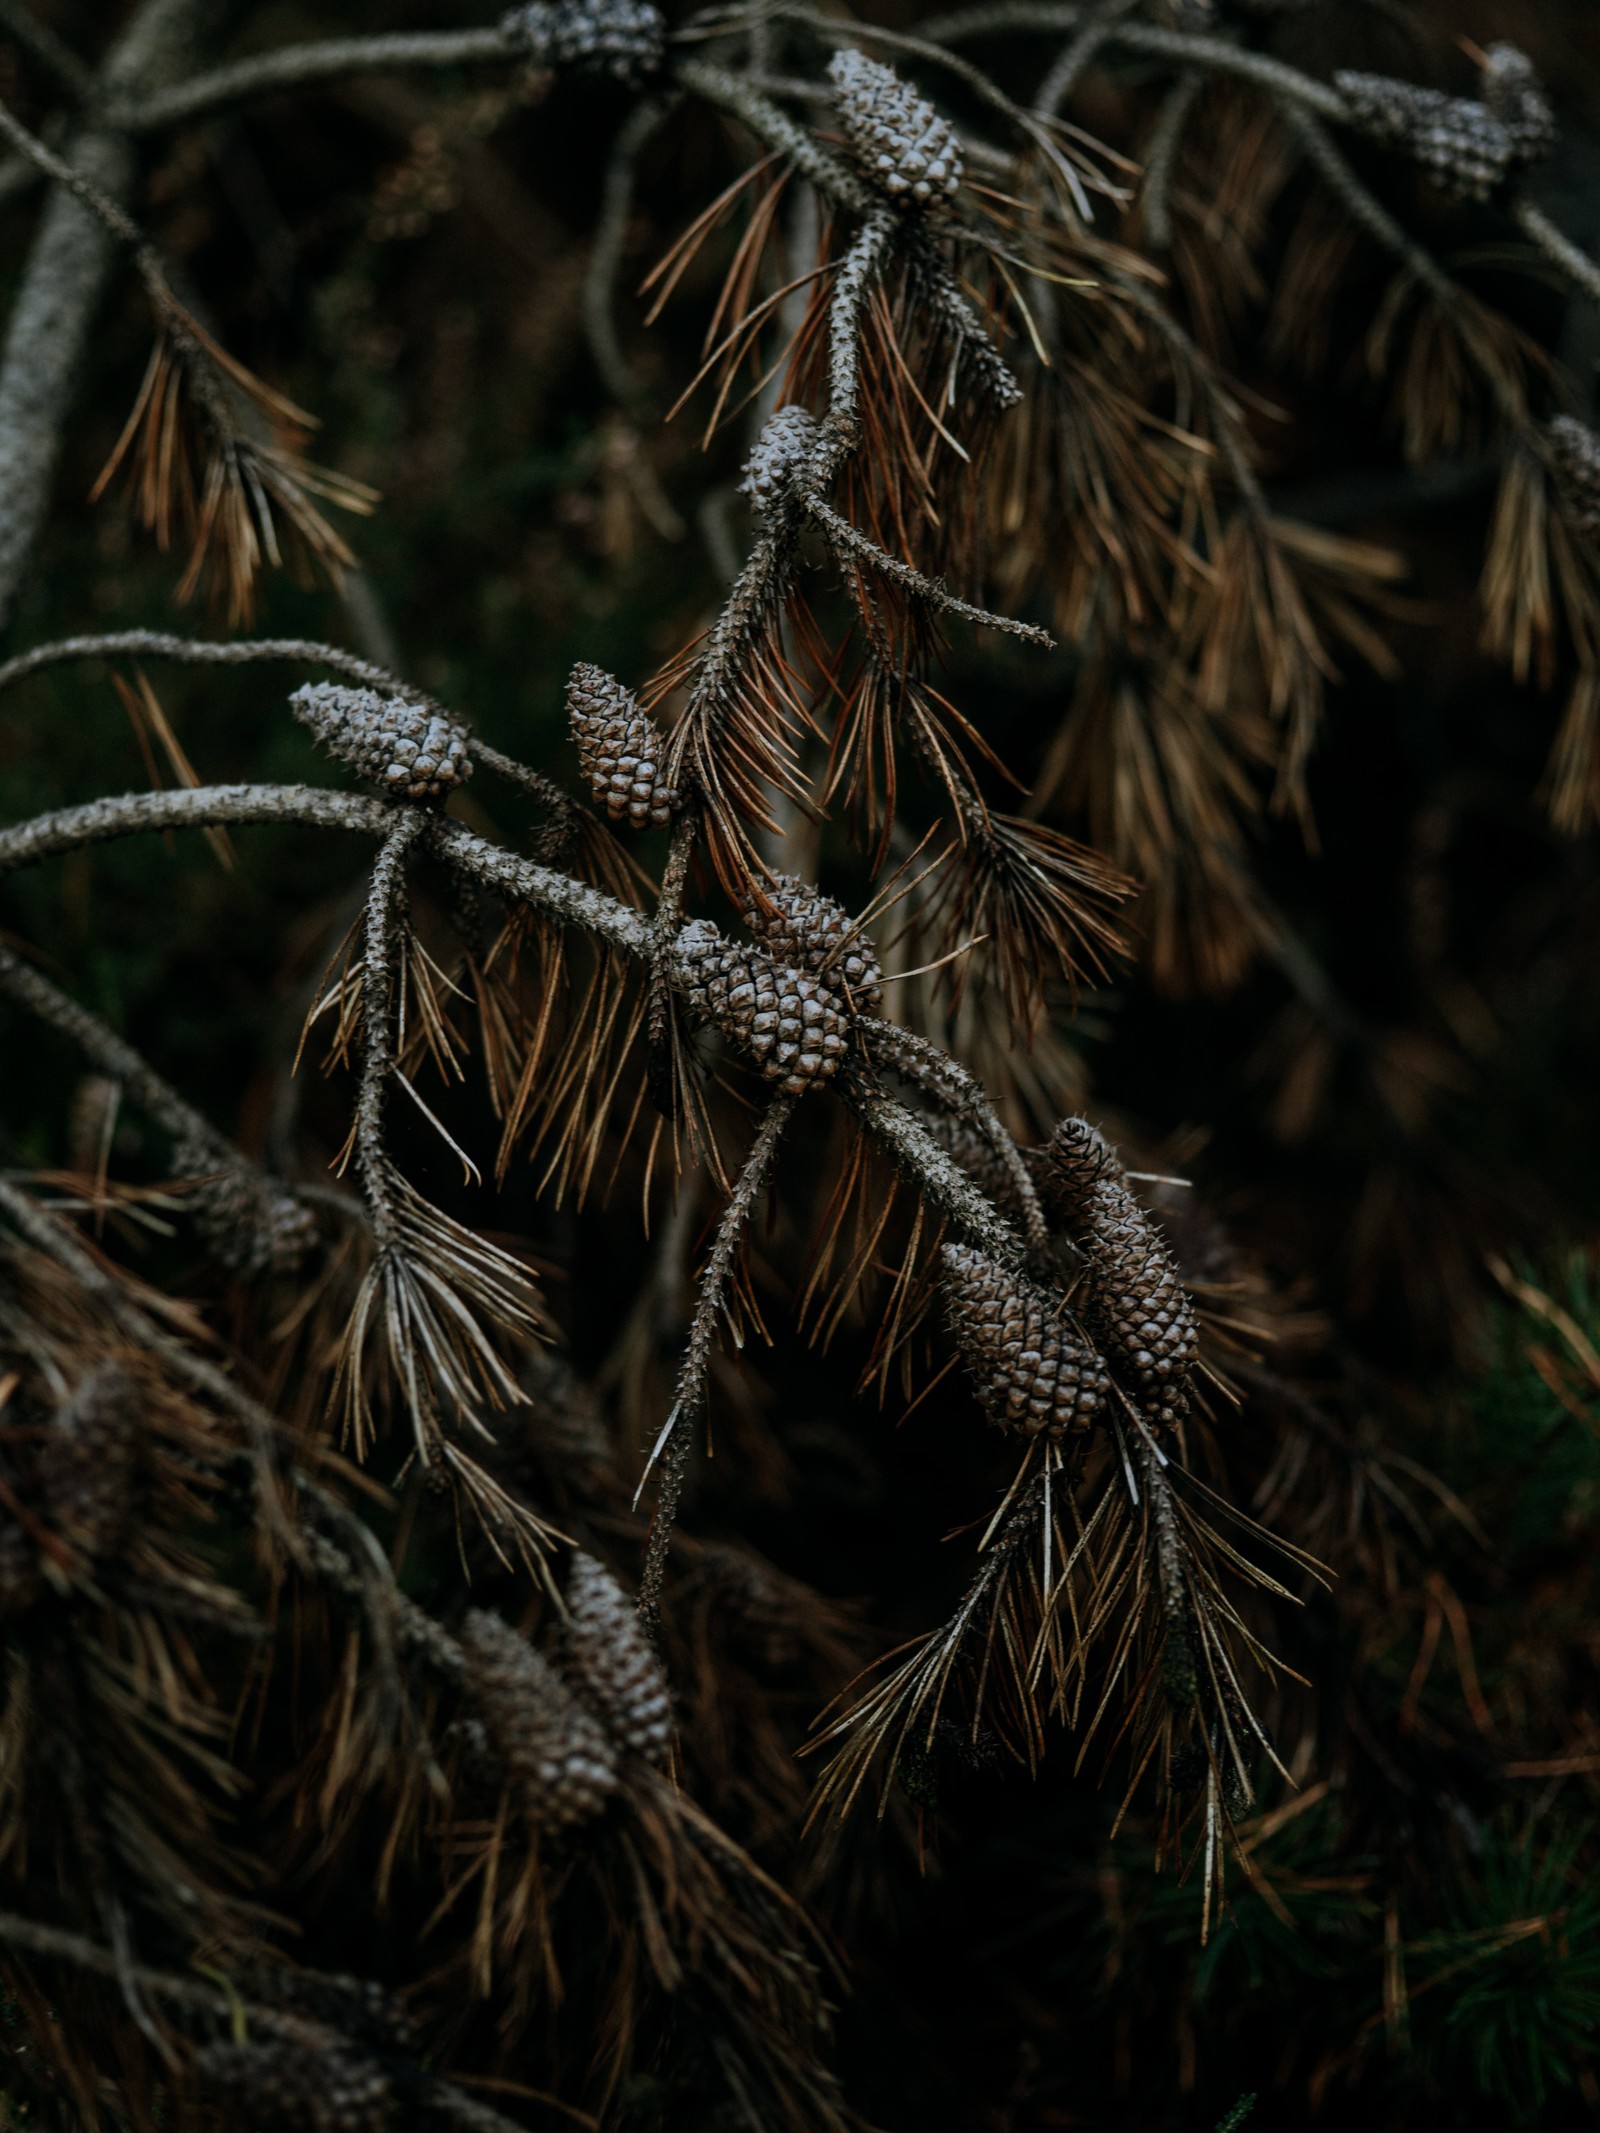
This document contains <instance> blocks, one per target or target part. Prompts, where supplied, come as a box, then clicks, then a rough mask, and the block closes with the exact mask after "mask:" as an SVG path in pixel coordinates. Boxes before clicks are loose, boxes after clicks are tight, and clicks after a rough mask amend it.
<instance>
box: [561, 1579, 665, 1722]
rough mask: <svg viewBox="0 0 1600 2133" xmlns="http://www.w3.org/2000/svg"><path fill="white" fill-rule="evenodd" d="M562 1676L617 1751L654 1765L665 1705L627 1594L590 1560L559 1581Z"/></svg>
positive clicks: (660, 1676)
mask: <svg viewBox="0 0 1600 2133" xmlns="http://www.w3.org/2000/svg"><path fill="white" fill-rule="evenodd" d="M567 1610H568V1614H569V1617H570V1619H569V1621H568V1624H567V1653H568V1656H569V1658H570V1661H571V1665H570V1668H569V1672H570V1674H571V1677H572V1680H573V1682H574V1684H575V1686H576V1687H577V1689H578V1691H579V1693H580V1694H581V1695H582V1696H583V1697H584V1698H585V1699H586V1700H587V1702H588V1703H589V1705H590V1706H591V1708H592V1709H593V1710H594V1711H595V1712H596V1713H597V1714H598V1716H599V1717H600V1719H601V1720H602V1721H603V1723H604V1725H605V1729H606V1731H607V1732H608V1733H609V1734H610V1736H611V1738H612V1740H613V1741H615V1743H616V1744H617V1746H618V1747H619V1748H621V1749H623V1750H625V1751H626V1753H628V1754H629V1755H640V1756H643V1757H644V1759H645V1761H646V1762H650V1763H659V1762H661V1761H662V1760H663V1759H664V1757H665V1756H666V1752H667V1749H668V1747H669V1746H670V1745H671V1741H672V1698H671V1695H670V1693H669V1691H668V1689H667V1677H666V1675H665V1674H664V1673H663V1672H662V1671H661V1662H660V1660H659V1659H658V1658H657V1657H656V1655H655V1653H654V1652H653V1651H652V1650H651V1649H650V1645H649V1642H648V1640H647V1639H646V1637H645V1634H644V1632H643V1630H642V1629H641V1628H640V1627H639V1618H638V1616H637V1615H636V1614H635V1613H634V1611H633V1606H632V1603H631V1602H630V1600H629V1599H628V1596H627V1594H626V1593H625V1592H624V1591H623V1589H622V1587H621V1586H620V1585H619V1584H618V1583H617V1581H616V1579H615V1578H614V1577H613V1576H612V1575H611V1573H610V1571H609V1570H607V1569H606V1568H605V1566H604V1565H603V1564H601V1563H597V1562H596V1561H595V1559H594V1557H593V1556H592V1555H583V1554H581V1553H580V1554H577V1555H574V1557H573V1558H572V1571H571V1575H570V1576H569V1578H568V1580H567Z"/></svg>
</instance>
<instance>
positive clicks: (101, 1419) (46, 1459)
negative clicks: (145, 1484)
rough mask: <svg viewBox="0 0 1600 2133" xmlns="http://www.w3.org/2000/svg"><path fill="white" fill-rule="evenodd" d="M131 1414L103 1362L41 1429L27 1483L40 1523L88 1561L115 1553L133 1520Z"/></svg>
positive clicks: (125, 1384)
mask: <svg viewBox="0 0 1600 2133" xmlns="http://www.w3.org/2000/svg"><path fill="white" fill-rule="evenodd" d="M139 1466H140V1441H139V1416H138V1412H137V1409H136V1406H135V1394H134V1388H133V1384H132V1381H131V1380H130V1379H129V1378H128V1377H127V1376H126V1375H125V1374H124V1373H123V1372H122V1371H121V1370H119V1369H117V1368H116V1367H115V1366H114V1365H111V1364H102V1365H100V1366H99V1367H98V1368H97V1369H94V1370H91V1371H89V1373H88V1374H87V1375H86V1376H85V1377H83V1378H80V1379H79V1381H78V1383H77V1385H76V1386H75V1387H74V1388H73V1391H72V1394H71V1396H70V1397H69V1399H68V1400H67V1401H66V1404H65V1405H64V1406H62V1407H58V1408H57V1409H56V1411H55V1414H54V1415H53V1416H52V1417H51V1419H50V1421H49V1423H48V1424H47V1425H46V1427H45V1431H44V1437H43V1441H42V1442H41V1444H40V1447H39V1456H38V1463H37V1466H36V1467H35V1485H36V1487H37V1490H38V1495H39V1501H40V1508H41V1509H42V1511H43V1514H44V1519H45V1523H46V1524H47V1525H48V1526H49V1527H50V1528H51V1530H52V1531H53V1532H56V1533H59V1534H60V1535H61V1537H62V1539H63V1540H66V1541H69V1542H70V1543H71V1544H72V1546H73V1548H74V1549H75V1550H76V1551H77V1552H78V1553H79V1554H80V1555H81V1556H83V1557H84V1558H85V1559H86V1561H88V1562H90V1563H98V1562H103V1561H104V1560H106V1558H108V1557H109V1556H111V1555H114V1554H115V1553H116V1550H117V1548H118V1546H119V1545H120V1544H121V1542H122V1541H123V1540H124V1539H125V1538H126V1537H127V1535H128V1532H129V1530H130V1528H131V1526H132V1524H133V1521H134V1519H135V1517H136V1516H137V1514H138V1508H139V1505H138V1487H137V1483H138V1475H139Z"/></svg>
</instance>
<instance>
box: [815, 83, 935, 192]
mask: <svg viewBox="0 0 1600 2133" xmlns="http://www.w3.org/2000/svg"><path fill="white" fill-rule="evenodd" d="M828 79H829V80H830V81H831V82H832V83H833V102H834V109H835V110H836V111H837V112H838V114H839V118H840V121H841V123H842V124H843V126H844V130H845V133H846V135H847V137H848V139H849V142H850V146H851V148H852V149H853V150H854V151H855V155H856V160H857V161H858V162H859V163H860V164H861V166H862V168H863V169H864V170H865V171H866V172H867V173H868V174H869V175H870V176H871V178H872V179H873V181H874V182H875V183H876V184H877V185H879V186H881V187H882V189H883V191H884V192H886V193H887V194H888V195H889V197H890V199H892V200H897V201H899V202H900V203H901V204H902V205H903V206H906V207H913V206H915V207H927V206H929V205H931V204H932V203H933V202H935V201H939V200H948V199H949V198H950V196H951V194H952V193H953V192H954V191H955V189H956V187H957V186H958V185H959V184H960V183H961V150H960V148H959V147H958V146H957V145H956V137H955V133H954V131H953V130H952V128H951V127H950V125H949V123H948V121H946V120H945V119H942V118H941V117H940V116H939V114H938V112H937V111H935V110H934V108H933V106H932V104H930V103H929V102H928V100H927V98H926V97H925V96H919V95H918V94H917V92H916V90H915V89H913V88H912V87H911V86H910V84H909V83H907V82H903V81H902V80H901V79H900V77H899V75H898V74H896V73H895V71H894V69H893V67H886V66H884V65H882V64H881V62H880V61H878V60H876V59H868V58H867V57H866V56H865V55H864V54H863V53H861V52H855V51H844V52H835V53H834V55H833V58H832V59H831V60H830V61H829V63H828Z"/></svg>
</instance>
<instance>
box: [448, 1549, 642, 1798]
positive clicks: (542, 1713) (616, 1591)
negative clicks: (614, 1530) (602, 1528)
mask: <svg viewBox="0 0 1600 2133" xmlns="http://www.w3.org/2000/svg"><path fill="white" fill-rule="evenodd" d="M566 1604H567V1621H566V1626H565V1630H564V1634H563V1638H562V1643H561V1648H560V1659H561V1664H560V1665H559V1666H557V1665H555V1664H552V1662H551V1661H550V1660H549V1659H547V1658H546V1657H545V1655H544V1654H543V1653H542V1652H539V1651H536V1650H535V1649H534V1648H533V1646H532V1645H531V1644H529V1643H528V1642H527V1641H526V1640H525V1639H524V1638H522V1637H520V1636H519V1635H518V1634H517V1632H516V1631H515V1630H514V1629H512V1628H510V1627H509V1626H508V1625H507V1624H506V1623H505V1622H502V1621H501V1619H500V1617H499V1616H498V1615H492V1614H485V1613H482V1612H477V1613H474V1614H470V1615H469V1616H468V1617H467V1620H466V1622H465V1624H464V1626H463V1628H462V1632H461V1648H462V1651H463V1654H464V1655H465V1659H466V1681H465V1687H466V1701H467V1705H468V1708H469V1709H470V1711H471V1712H472V1714H473V1717H474V1719H475V1720H476V1722H477V1723H478V1724H479V1725H481V1727H482V1728H483V1731H484V1734H485V1736H486V1738H487V1740H488V1742H489V1744H490V1746H491V1747H492V1749H493V1751H494V1757H495V1760H496V1762H497V1763H498V1765H499V1767H500V1769H501V1771H502V1772H503V1773H504V1775H505V1776H506V1778H507V1779H508V1780H509V1781H510V1783H511V1784H512V1786H513V1788H514V1790H515V1792H516V1796H517V1799H518V1803H519V1805H520V1806H521V1809H522V1812H523V1814H524V1815H525V1816H526V1818H527V1821H528V1823H529V1826H530V1827H531V1828H533V1829H535V1830H539V1831H545V1832H549V1833H552V1834H553V1833H555V1832H557V1831H560V1830H564V1829H572V1828H575V1827H577V1826H578V1825H579V1824H581V1823H584V1822H590V1821H593V1819H594V1818H595V1816H596V1815H598V1814H600V1813H601V1812H602V1810H603V1809H604V1808H605V1806H606V1803H607V1801H609V1800H610V1799H611V1797H612V1796H613V1794H614V1793H616V1792H617V1791H618V1790H619V1788H620V1787H621V1785H622V1782H623V1777H624V1773H625V1770H626V1765H627V1761H628V1759H629V1758H630V1757H636V1758H638V1759H640V1760H641V1761H644V1762H647V1763H653V1764H659V1763H661V1762H662V1761H663V1760H664V1759H665V1757H666V1753H667V1749H668V1747H669V1745H670V1743H671V1739H672V1705H671V1699H670V1696H669V1692H668V1689H667V1681H666V1676H665V1675H664V1674H663V1672H662V1670H661V1663H660V1661H659V1660H658V1659H657V1658H656V1655H655V1653H654V1652H653V1651H652V1650H651V1648H650V1645H649V1643H648V1642H647V1640H646V1638H645V1635H644V1632H643V1631H642V1630H641V1629H640V1627H639V1620H638V1617H637V1615H636V1614H635V1613H634V1610H633V1607H632V1605H631V1604H630V1602H629V1600H628V1597H627V1595H626V1593H624V1591H623V1590H622V1587H621V1586H620V1585H619V1584H618V1583H617V1581H616V1579H615V1578H614V1577H613V1576H612V1575H611V1573H610V1571H609V1570H607V1569H605V1568H604V1567H603V1565H601V1564H600V1563H597V1562H596V1561H595V1560H594V1559H593V1557H592V1556H587V1555H582V1554H579V1555H575V1556H574V1558H573V1562H572V1569H571V1572H570V1575H569V1577H568V1582H567V1592H566Z"/></svg>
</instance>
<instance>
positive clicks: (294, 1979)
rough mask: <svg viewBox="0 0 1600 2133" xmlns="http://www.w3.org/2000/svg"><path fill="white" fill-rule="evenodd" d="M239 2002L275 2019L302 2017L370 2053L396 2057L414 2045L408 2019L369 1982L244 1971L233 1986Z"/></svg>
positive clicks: (330, 1974)
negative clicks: (277, 2016)
mask: <svg viewBox="0 0 1600 2133" xmlns="http://www.w3.org/2000/svg"><path fill="white" fill-rule="evenodd" d="M234 1982H235V1984H236V1985H237V1986H238V1989H239V1993H240V1996H241V1998H243V1999H246V2000H254V2001H255V2002H256V2003H257V2004H258V2005H259V2006H262V2007H271V2008H275V2009H276V2010H277V2011H278V2012H279V2013H281V2014H291V2015H303V2016H304V2017H305V2019H306V2020H307V2021H308V2022H316V2023H319V2024H320V2025H321V2026H322V2027H323V2028H324V2029H335V2030H338V2031H339V2032H340V2034H341V2035H343V2036H346V2037H349V2038H350V2039H351V2040H352V2042H354V2043H356V2044H365V2045H368V2046H369V2047H370V2048H371V2049H372V2050H374V2051H379V2052H392V2053H396V2054H402V2053H405V2052H408V2051H410V2049H411V2047H412V2044H413V2042H414V2039H413V2036H412V2030H411V2019H410V2017H409V2015H407V2013H406V2011H405V2009H404V2008H403V2007H402V2006H401V2005H400V2002H399V2001H398V2000H397V1999H395V1998H394V1996H393V1994H392V1993H388V1992H385V1991H384V1989H383V1987H382V1986H381V1985H379V1984H377V1983H376V1982H375V1981H374V1980H373V1979H371V1978H365V1977H345V1976H343V1975H342V1974H341V1973H339V1972H337V1971H326V1970H276V1969H274V1970H247V1971H245V1972H243V1973H242V1974H240V1975H239V1976H237V1977H236V1978H235V1980H234Z"/></svg>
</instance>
